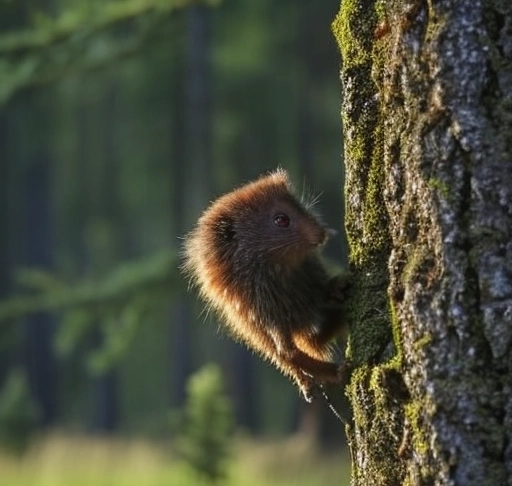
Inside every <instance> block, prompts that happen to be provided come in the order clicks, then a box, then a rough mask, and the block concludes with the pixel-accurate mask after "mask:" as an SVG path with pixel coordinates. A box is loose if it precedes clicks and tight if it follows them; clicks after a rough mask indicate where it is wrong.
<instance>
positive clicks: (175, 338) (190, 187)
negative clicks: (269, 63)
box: [171, 5, 213, 406]
mask: <svg viewBox="0 0 512 486" xmlns="http://www.w3.org/2000/svg"><path fill="white" fill-rule="evenodd" d="M186 16H187V24H186V54H185V73H184V74H185V75H184V86H182V88H183V91H182V96H183V93H185V97H184V104H183V103H182V102H180V101H178V105H177V106H178V107H182V108H183V111H182V112H181V113H178V121H179V122H182V123H183V125H182V126H183V127H184V131H183V132H182V131H181V129H180V130H178V132H176V133H175V143H176V149H175V159H174V168H175V171H176V172H175V176H176V177H175V178H174V191H175V200H174V208H173V218H174V229H175V231H176V235H177V236H178V235H179V236H181V235H183V234H184V233H185V231H186V229H188V228H186V226H187V223H189V222H190V221H193V220H194V218H195V217H197V215H198V214H199V213H200V211H201V210H202V208H203V207H204V205H205V204H206V202H207V200H208V197H209V196H210V195H211V194H212V190H211V188H212V185H213V171H212V156H211V152H212V117H211V109H212V95H213V90H212V69H211V59H210V53H211V12H210V9H209V8H207V7H204V6H201V5H197V6H193V7H190V8H189V9H187V12H186ZM178 96H179V95H178ZM179 136H181V137H182V140H177V138H178V137H179ZM182 144H183V145H182ZM179 241H181V240H178V242H179ZM172 319H173V321H174V322H173V335H172V338H171V339H172V343H171V376H172V377H173V379H172V383H173V390H172V397H173V398H172V399H173V402H174V403H173V405H174V406H181V405H182V404H183V402H184V399H185V384H186V381H187V378H188V375H189V374H190V372H191V371H192V362H193V361H194V360H193V357H192V356H191V354H190V351H191V350H192V349H194V346H193V340H194V338H193V334H194V333H193V331H194V324H193V318H192V315H191V312H190V300H189V299H188V297H187V295H186V294H182V295H178V296H177V300H176V302H175V305H174V310H173V315H172Z"/></svg>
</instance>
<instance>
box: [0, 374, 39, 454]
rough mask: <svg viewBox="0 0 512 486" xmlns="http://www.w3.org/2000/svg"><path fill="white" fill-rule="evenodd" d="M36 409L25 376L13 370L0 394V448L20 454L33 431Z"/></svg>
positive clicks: (37, 416)
mask: <svg viewBox="0 0 512 486" xmlns="http://www.w3.org/2000/svg"><path fill="white" fill-rule="evenodd" d="M38 418H39V411H38V408H37V406H36V404H35V402H34V400H33V398H32V395H31V394H30V390H29V387H28V380H27V376H26V374H25V373H24V372H23V371H22V370H20V369H13V370H11V372H10V373H9V375H8V376H7V380H6V381H5V384H4V386H3V388H2V391H1V393H0V446H1V447H2V448H3V449H6V450H8V451H11V452H15V453H22V452H23V451H24V450H25V449H26V447H27V445H28V443H29V440H30V438H31V436H32V434H33V432H34V430H35V427H36V425H37V422H38Z"/></svg>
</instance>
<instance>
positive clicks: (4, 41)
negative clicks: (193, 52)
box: [0, 0, 219, 104]
mask: <svg viewBox="0 0 512 486" xmlns="http://www.w3.org/2000/svg"><path fill="white" fill-rule="evenodd" d="M193 3H197V2H193V1H191V0H123V1H114V2H112V1H111V2H78V3H77V4H75V6H74V7H73V8H71V9H69V10H67V11H64V12H62V13H61V14H60V15H59V16H58V17H57V18H52V17H49V16H47V15H44V14H43V13H42V12H38V13H37V14H34V15H33V26H32V27H31V28H28V29H26V30H21V31H17V32H13V33H8V34H4V35H3V36H2V37H0V78H2V84H1V86H0V104H1V103H3V102H5V101H7V100H8V99H9V98H10V97H12V95H13V94H14V93H15V92H16V91H17V90H19V89H21V88H25V87H28V86H32V85H37V84H44V83H50V82H53V81H56V80H58V79H61V78H62V77H64V76H67V75H69V74H73V73H79V72H84V71H92V70H95V69H99V68H101V67H104V66H107V65H108V64H110V63H112V62H113V61H115V60H116V59H119V58H122V57H126V56H128V55H132V54H134V53H135V52H137V51H139V50H140V49H141V47H142V45H143V44H144V43H145V42H146V41H147V40H148V39H149V38H150V37H151V36H154V35H155V32H158V29H159V27H160V26H161V24H162V22H163V21H165V20H166V19H167V18H168V17H169V15H170V14H172V13H174V11H175V10H176V9H179V8H182V7H186V6H189V5H191V4H193ZM201 3H205V4H207V5H216V4H218V3H219V2H217V1H215V0H205V1H204V2H201ZM120 29H122V35H119V30H120ZM128 32H129V34H128Z"/></svg>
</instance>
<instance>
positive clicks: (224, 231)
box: [215, 217, 236, 241]
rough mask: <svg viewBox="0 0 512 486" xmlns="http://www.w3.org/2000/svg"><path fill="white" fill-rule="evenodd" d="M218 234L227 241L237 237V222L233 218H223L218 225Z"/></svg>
mask: <svg viewBox="0 0 512 486" xmlns="http://www.w3.org/2000/svg"><path fill="white" fill-rule="evenodd" d="M215 229H216V231H217V234H218V235H219V236H220V237H221V238H222V239H223V240H225V241H232V240H233V238H234V237H235V234H236V231H235V223H234V221H233V219H232V218H228V217H226V218H221V219H220V220H219V222H218V223H217V225H216V228H215Z"/></svg>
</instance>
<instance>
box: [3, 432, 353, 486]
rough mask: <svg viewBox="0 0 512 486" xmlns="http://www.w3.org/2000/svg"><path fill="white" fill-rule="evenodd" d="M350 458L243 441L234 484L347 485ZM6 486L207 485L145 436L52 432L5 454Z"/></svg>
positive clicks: (293, 443)
mask: <svg viewBox="0 0 512 486" xmlns="http://www.w3.org/2000/svg"><path fill="white" fill-rule="evenodd" d="M349 469H350V466H349V462H348V459H347V458H346V457H345V456H344V455H343V453H341V452H340V451H332V453H330V454H329V455H326V454H319V453H318V452H315V451H314V449H313V448H312V447H311V446H310V445H309V444H308V443H307V441H304V440H301V439H300V438H294V439H287V440H286V441H275V442H268V443H262V442H255V441H247V440H238V441H237V443H236V446H235V458H234V460H233V463H232V465H231V467H230V469H229V473H228V478H227V479H226V480H225V481H222V482H220V483H219V484H222V485H226V486H231V485H236V486H260V485H261V486H263V485H265V486H288V485H289V486H292V485H293V486H309V485H311V486H313V485H315V486H316V485H319V484H321V485H322V486H331V485H333V486H334V485H336V486H343V485H348V484H349V472H350V471H349ZM0 484H1V485H2V486H4V485H5V486H70V485H72V486H146V485H147V486H189V485H197V484H205V483H204V482H202V481H200V480H199V478H198V477H197V476H196V475H195V474H194V472H193V471H191V470H189V469H188V466H187V465H186V464H183V463H182V462H180V461H179V460H177V459H175V458H174V459H173V457H172V454H171V452H170V451H169V447H167V446H164V445H161V444H155V443H153V442H149V441H143V440H122V439H106V438H91V437H70V436H62V435H50V436H47V437H45V438H43V439H41V440H39V441H38V442H37V443H35V444H34V445H33V446H32V447H31V448H30V450H29V451H28V452H27V453H26V454H25V455H24V456H22V457H19V458H17V457H13V456H11V455H8V454H2V453H0Z"/></svg>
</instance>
